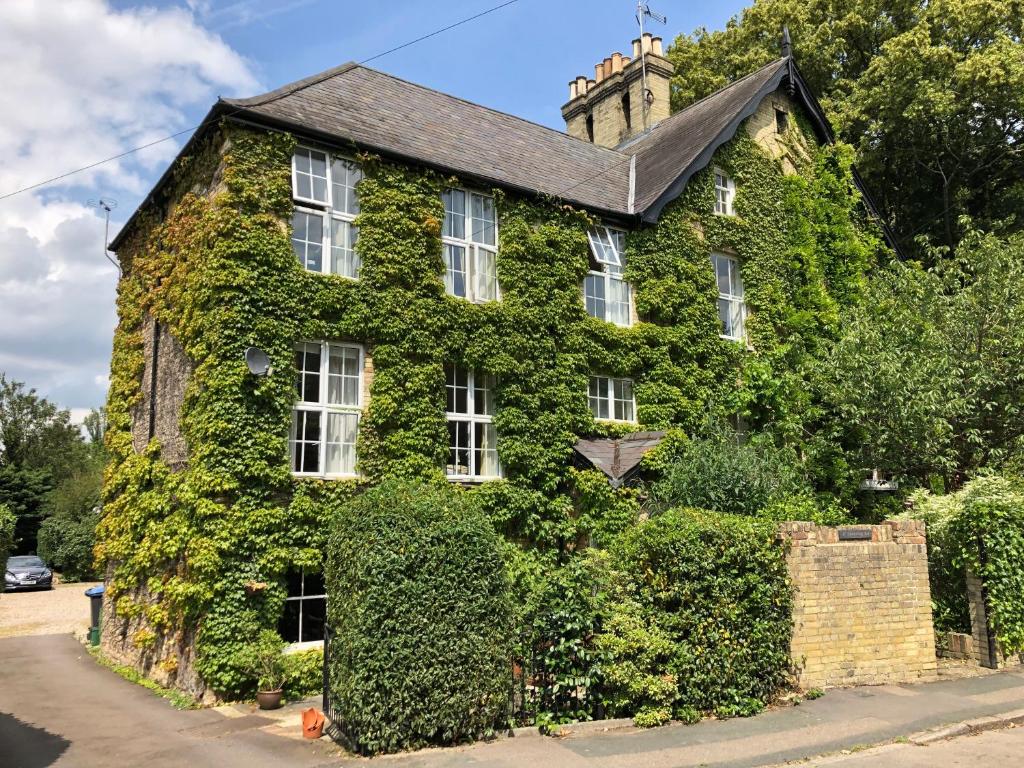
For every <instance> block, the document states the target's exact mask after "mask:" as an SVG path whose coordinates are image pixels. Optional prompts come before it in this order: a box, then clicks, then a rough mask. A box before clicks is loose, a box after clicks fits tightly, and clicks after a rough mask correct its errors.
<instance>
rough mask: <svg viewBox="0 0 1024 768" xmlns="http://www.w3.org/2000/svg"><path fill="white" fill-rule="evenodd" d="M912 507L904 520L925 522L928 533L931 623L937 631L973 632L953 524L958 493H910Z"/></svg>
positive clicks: (958, 507) (958, 506) (959, 499)
mask: <svg viewBox="0 0 1024 768" xmlns="http://www.w3.org/2000/svg"><path fill="white" fill-rule="evenodd" d="M909 502H910V508H909V509H908V510H907V511H906V512H905V513H904V515H903V516H904V517H906V518H909V519H914V520H923V521H924V523H925V525H927V531H928V581H929V584H930V586H931V596H932V621H933V623H934V625H935V631H936V632H939V633H942V632H964V633H967V634H970V632H971V614H970V607H969V605H968V602H967V582H966V579H965V574H964V568H963V564H962V563H961V562H959V560H960V552H961V548H960V546H959V545H958V542H957V540H956V538H955V537H954V531H953V529H952V527H951V525H950V523H951V522H952V520H953V517H954V516H955V515H957V514H959V513H960V512H961V511H962V508H963V504H962V497H961V495H960V494H959V493H953V494H949V495H946V496H942V495H935V494H932V493H930V492H929V491H926V490H924V489H918V490H916V491H914V492H913V493H911V494H910V497H909Z"/></svg>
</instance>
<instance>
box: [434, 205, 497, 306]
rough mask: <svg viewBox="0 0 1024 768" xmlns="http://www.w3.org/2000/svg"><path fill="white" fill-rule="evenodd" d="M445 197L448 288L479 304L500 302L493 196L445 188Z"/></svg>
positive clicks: (445, 245) (444, 232)
mask: <svg viewBox="0 0 1024 768" xmlns="http://www.w3.org/2000/svg"><path fill="white" fill-rule="evenodd" d="M442 197H443V198H444V228H443V229H442V230H441V242H442V243H443V248H444V268H445V269H444V288H445V291H446V292H447V293H448V294H449V295H451V296H459V297H460V298H463V299H468V300H469V301H473V302H476V303H483V302H485V301H497V300H498V299H500V298H501V291H500V289H499V288H498V218H497V213H496V212H495V210H494V198H493V197H489V196H488V195H480V194H477V193H476V192H467V191H466V190H464V189H449V190H445V192H444V194H443V195H442Z"/></svg>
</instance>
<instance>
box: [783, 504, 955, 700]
mask: <svg viewBox="0 0 1024 768" xmlns="http://www.w3.org/2000/svg"><path fill="white" fill-rule="evenodd" d="M779 535H780V537H781V538H783V539H785V540H788V541H789V542H790V544H791V546H790V550H789V554H788V562H789V573H790V577H791V578H792V580H793V587H794V591H795V596H794V605H793V643H792V646H791V653H792V656H793V662H794V665H795V666H796V669H797V672H798V677H799V683H800V685H801V687H803V688H815V687H829V686H838V685H865V684H869V685H870V684H881V683H899V682H909V681H913V680H921V679H926V678H930V677H933V676H934V675H935V671H936V656H935V635H934V630H933V627H932V612H931V592H930V589H929V584H928V556H927V552H926V549H925V527H924V523H921V522H917V521H907V520H901V521H889V522H886V523H884V524H882V525H858V526H848V527H842V528H829V527H825V526H816V525H814V524H812V523H784V524H783V525H782V527H781V529H780V534H779Z"/></svg>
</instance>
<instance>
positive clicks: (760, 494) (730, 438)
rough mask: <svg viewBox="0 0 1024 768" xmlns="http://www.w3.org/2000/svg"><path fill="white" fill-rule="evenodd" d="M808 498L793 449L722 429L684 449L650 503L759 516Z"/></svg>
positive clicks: (658, 483) (655, 485)
mask: <svg viewBox="0 0 1024 768" xmlns="http://www.w3.org/2000/svg"><path fill="white" fill-rule="evenodd" d="M808 492H809V488H808V486H807V482H806V480H805V479H804V478H803V477H802V476H801V474H800V470H799V467H798V462H797V458H796V455H795V454H794V452H793V451H792V450H791V449H789V448H779V447H777V446H775V445H774V444H773V443H771V442H769V441H766V440H757V441H747V440H746V439H743V438H740V437H738V436H737V435H735V434H733V433H730V432H728V431H727V430H724V429H717V430H714V431H712V433H711V435H710V436H709V437H705V438H697V439H693V440H691V441H689V442H687V443H686V444H684V445H683V446H682V450H681V452H680V454H679V455H678V456H677V457H676V458H675V460H674V461H672V462H670V463H668V464H667V465H666V466H665V469H664V472H663V473H662V476H661V477H660V478H659V479H658V480H657V481H656V482H655V483H653V484H652V485H651V502H652V505H653V506H654V508H655V509H659V510H665V509H671V508H673V507H680V506H683V507H694V508H697V509H710V510H715V511H717V512H726V513H730V514H740V515H755V514H757V513H758V512H760V511H761V510H762V509H764V508H765V507H768V506H771V505H778V504H780V503H781V502H784V501H785V500H787V499H790V498H792V497H794V496H797V495H799V494H801V493H805V494H806V493H808Z"/></svg>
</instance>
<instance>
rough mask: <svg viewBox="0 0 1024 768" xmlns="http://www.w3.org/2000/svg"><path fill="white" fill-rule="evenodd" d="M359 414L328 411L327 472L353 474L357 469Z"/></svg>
mask: <svg viewBox="0 0 1024 768" xmlns="http://www.w3.org/2000/svg"><path fill="white" fill-rule="evenodd" d="M358 433H359V414H356V413H328V414H327V445H326V449H327V450H326V453H327V457H326V461H325V464H326V469H325V471H326V473H327V474H331V475H352V474H355V471H356V437H357V435H358Z"/></svg>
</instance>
